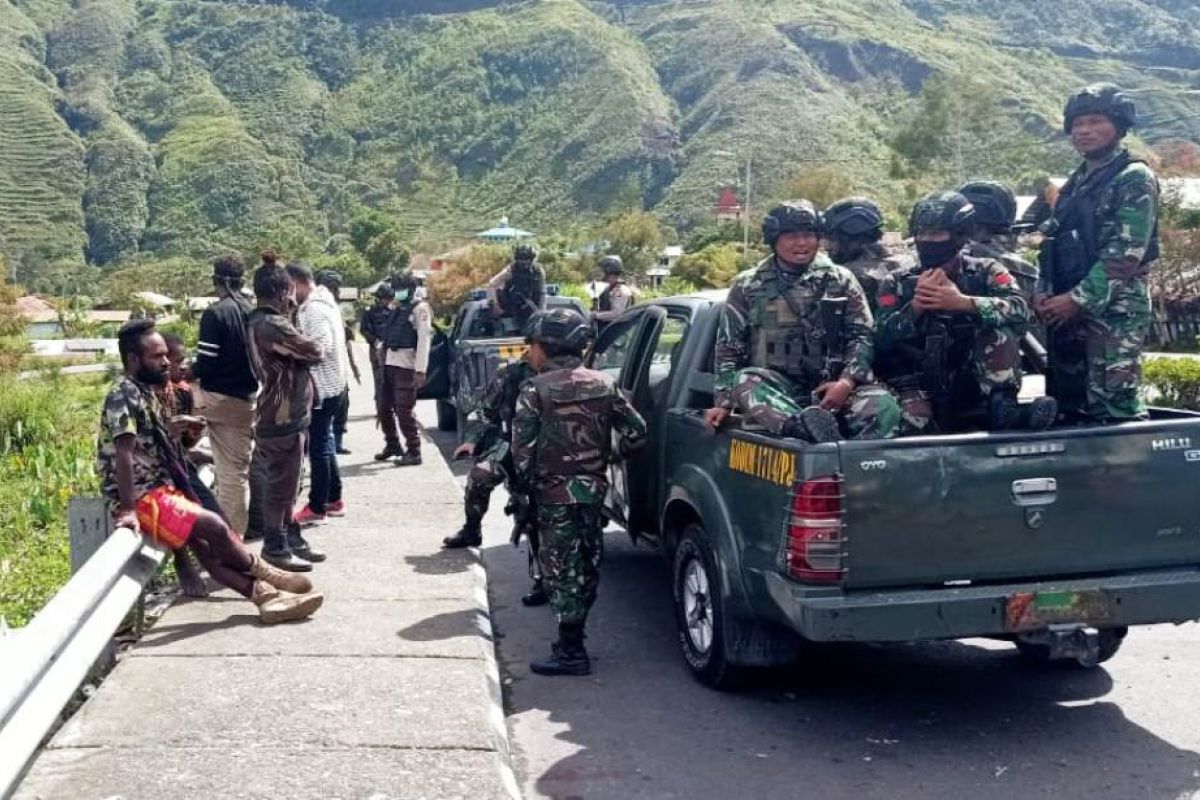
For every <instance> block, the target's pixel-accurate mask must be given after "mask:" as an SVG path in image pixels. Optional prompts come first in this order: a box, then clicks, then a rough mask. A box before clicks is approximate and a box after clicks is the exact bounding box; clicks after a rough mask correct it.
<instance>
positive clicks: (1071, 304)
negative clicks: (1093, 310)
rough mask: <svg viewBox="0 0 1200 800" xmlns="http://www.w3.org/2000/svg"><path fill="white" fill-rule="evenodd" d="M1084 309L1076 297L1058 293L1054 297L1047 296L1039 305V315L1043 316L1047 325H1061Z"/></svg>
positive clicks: (1043, 320)
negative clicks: (1076, 300)
mask: <svg viewBox="0 0 1200 800" xmlns="http://www.w3.org/2000/svg"><path fill="white" fill-rule="evenodd" d="M1082 311H1083V309H1082V308H1080V306H1079V304H1078V303H1076V302H1075V299H1074V298H1073V297H1071V296H1070V295H1069V294H1058V295H1055V296H1054V297H1047V298H1046V299H1045V300H1043V301H1042V304H1041V306H1039V307H1038V309H1037V312H1038V316H1040V317H1041V318H1042V322H1045V323H1046V324H1047V325H1050V326H1054V325H1061V324H1063V323H1064V322H1070V321H1071V320H1073V319H1075V317H1077V316H1079V314H1080V313H1081V312H1082Z"/></svg>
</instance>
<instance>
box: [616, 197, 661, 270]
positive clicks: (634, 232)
mask: <svg viewBox="0 0 1200 800" xmlns="http://www.w3.org/2000/svg"><path fill="white" fill-rule="evenodd" d="M600 236H601V238H603V239H604V241H606V242H607V243H608V253H609V254H611V255H617V256H620V257H621V260H622V261H623V262H624V264H625V271H626V272H627V273H630V274H631V275H634V276H637V275H641V274H643V273H645V271H646V270H647V269H649V268H650V267H652V266H654V265H655V264H656V263H657V262H658V255H659V253H660V252H662V248H663V245H664V244H665V243H666V237H665V235H664V232H663V227H662V223H661V222H659V220H658V217H656V216H655V215H653V214H650V213H647V212H643V211H631V212H628V213H626V214H622V215H621V216H619V217H617V218H615V219H613V220H611V221H610V222H609V223H608V224H607V225H605V226H604V227H603V228H602V229H601V231H600Z"/></svg>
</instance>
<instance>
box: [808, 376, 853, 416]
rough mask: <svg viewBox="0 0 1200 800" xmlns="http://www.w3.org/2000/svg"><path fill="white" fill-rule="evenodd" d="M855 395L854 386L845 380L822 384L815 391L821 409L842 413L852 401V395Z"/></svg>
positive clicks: (840, 379)
mask: <svg viewBox="0 0 1200 800" xmlns="http://www.w3.org/2000/svg"><path fill="white" fill-rule="evenodd" d="M853 393H854V384H853V383H851V382H850V381H848V380H846V379H845V378H839V379H838V380H836V381H827V382H825V383H822V384H821V385H820V386H818V387H817V388H816V389H815V390H814V391H813V395H814V396H815V397H816V398H817V400H818V401H819V402H820V404H821V408H823V409H825V410H826V411H841V410H842V409H843V408H845V407H846V403H848V402H849V401H850V395H852V394H853Z"/></svg>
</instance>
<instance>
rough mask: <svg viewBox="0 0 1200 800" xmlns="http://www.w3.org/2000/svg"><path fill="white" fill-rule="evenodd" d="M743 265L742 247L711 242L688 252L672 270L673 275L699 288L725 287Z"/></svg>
mask: <svg viewBox="0 0 1200 800" xmlns="http://www.w3.org/2000/svg"><path fill="white" fill-rule="evenodd" d="M740 265H741V248H740V247H738V246H735V245H732V244H729V243H723V244H710V245H709V246H708V247H706V248H704V249H703V250H701V251H699V252H696V253H687V254H685V255H684V256H683V257H681V258H680V259H679V262H678V263H677V264H676V265H675V268H674V269H673V270H671V277H672V278H675V279H678V280H680V281H682V282H683V283H685V284H689V285H691V286H693V287H696V288H699V289H718V288H720V289H723V288H725V287H726V286H728V285H729V284H730V283H732V282H733V279H734V278H735V277H736V276H737V274H738V271H739V267H740Z"/></svg>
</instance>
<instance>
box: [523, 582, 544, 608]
mask: <svg viewBox="0 0 1200 800" xmlns="http://www.w3.org/2000/svg"><path fill="white" fill-rule="evenodd" d="M549 602H550V595H548V594H546V587H545V586H544V585H542V581H541V579H537V580H535V581H534V582H533V584H532V585H531V586H530V587H529V592H528V593H527V594H525V595H523V596H522V597H521V605H523V606H527V607H529V608H533V607H535V606H544V605H546V603H549Z"/></svg>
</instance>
